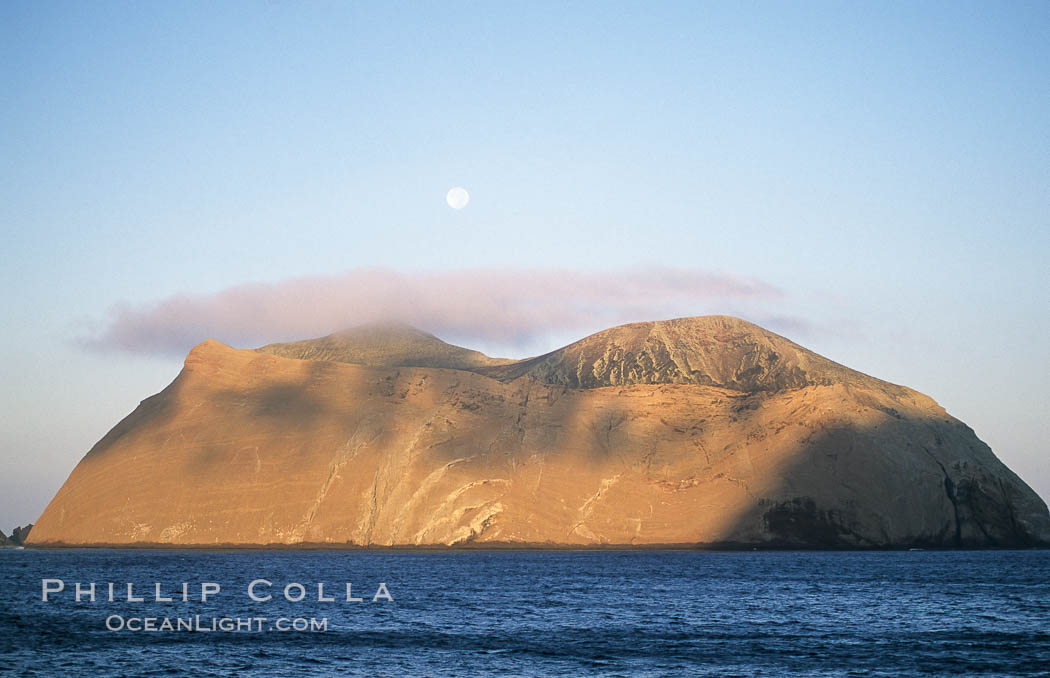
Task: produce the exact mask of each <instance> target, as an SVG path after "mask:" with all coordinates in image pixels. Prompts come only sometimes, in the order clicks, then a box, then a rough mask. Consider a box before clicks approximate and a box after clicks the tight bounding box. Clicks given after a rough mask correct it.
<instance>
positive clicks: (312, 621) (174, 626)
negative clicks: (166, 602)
mask: <svg viewBox="0 0 1050 678" xmlns="http://www.w3.org/2000/svg"><path fill="white" fill-rule="evenodd" d="M106 628H107V629H109V630H110V631H147V632H165V631H199V632H225V633H238V632H241V633H253V632H254V633H258V632H260V631H299V632H303V631H306V632H311V633H319V632H324V631H327V630H328V618H327V617H322V618H321V619H316V618H314V617H309V618H307V617H294V618H288V617H278V618H277V619H272V620H271V619H270V618H268V617H202V616H201V615H199V614H196V615H193V616H192V617H174V618H172V617H124V616H122V615H119V614H111V615H109V616H108V617H106Z"/></svg>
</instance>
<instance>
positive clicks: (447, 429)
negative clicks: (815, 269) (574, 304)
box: [30, 317, 1050, 547]
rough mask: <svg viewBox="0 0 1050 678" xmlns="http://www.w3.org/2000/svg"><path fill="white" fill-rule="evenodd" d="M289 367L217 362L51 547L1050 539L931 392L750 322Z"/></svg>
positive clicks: (62, 524)
mask: <svg viewBox="0 0 1050 678" xmlns="http://www.w3.org/2000/svg"><path fill="white" fill-rule="evenodd" d="M603 334H604V335H605V336H604V337H603V336H602V335H603ZM427 336H429V335H427ZM379 341H382V339H381V338H380V339H379ZM426 341H427V342H428V343H429V339H428V340H426ZM286 346H287V345H286ZM446 346H447V345H446ZM299 348H300V349H302V348H304V347H303V346H302V345H301V346H300V347H299ZM305 348H306V349H309V346H306V347H305ZM366 348H367V347H366ZM438 348H440V347H438ZM451 348H456V347H451ZM270 350H271V349H269V348H268V349H267V351H268V352H259V351H250V350H236V349H232V348H229V347H227V346H223V345H222V344H218V343H216V342H212V341H209V342H205V343H203V344H201V345H200V346H198V347H196V348H195V349H193V351H191V353H190V355H189V356H188V357H187V359H186V364H185V368H184V369H183V371H182V372H181V373H180V375H179V376H178V378H176V380H175V381H174V382H173V383H172V384H171V385H170V386H168V388H166V389H165V390H164V391H162V392H161V393H159V394H157V395H155V396H153V397H151V398H148V399H147V400H145V401H143V402H142V404H141V405H140V406H139V408H138V409H136V410H135V411H134V412H133V413H132V414H131V415H129V416H128V417H127V418H126V419H124V420H123V421H122V422H120V423H119V424H118V425H117V426H116V427H115V428H114V429H113V430H112V431H110V433H109V434H107V435H106V436H105V437H104V438H103V439H102V440H101V441H99V443H98V444H96V445H95V447H94V448H93V449H92V450H91V451H90V452H89V453H88V454H87V456H86V457H85V458H84V459H83V460H82V461H81V462H80V464H79V465H78V466H77V467H76V469H75V470H74V471H73V473H72V474H71V476H70V478H69V479H68V480H67V482H66V483H65V485H64V486H63V487H62V488H61V490H60V491H59V493H58V494H57V495H56V497H55V498H54V500H53V501H52V502H51V504H50V505H49V506H48V508H47V510H46V511H45V512H44V515H43V516H42V517H41V519H40V520H39V521H38V523H37V524H36V526H35V527H34V528H33V532H32V536H31V538H30V542H31V543H34V544H55V543H64V544H99V543H105V544H133V543H161V544H183V545H191V544H192V545H209V544H211V545H214V544H296V543H304V542H306V543H328V544H338V545H342V544H353V545H462V544H481V545H484V544H517V545H554V544H564V545H598V544H624V545H626V544H633V545H646V544H653V545H656V544H676V545H683V544H697V545H705V544H707V545H715V544H738V545H756V546H767V545H784V546H789V545H799V546H861V547H864V546H888V545H896V546H912V545H943V546H950V545H1023V544H1036V543H1045V542H1050V518H1048V515H1047V508H1046V505H1045V504H1044V503H1043V502H1042V501H1041V500H1040V499H1039V497H1038V496H1037V495H1036V494H1035V493H1034V492H1033V491H1032V490H1031V489H1030V488H1028V487H1027V485H1025V484H1024V483H1023V482H1022V481H1021V480H1020V479H1019V478H1017V476H1015V475H1014V474H1013V473H1012V472H1011V471H1010V470H1009V469H1007V468H1006V467H1005V466H1004V465H1003V464H1002V463H1000V462H999V460H998V459H996V457H995V456H994V455H993V454H992V452H991V450H990V449H989V448H988V447H987V446H986V445H984V444H983V443H982V442H981V441H980V440H978V439H977V437H976V436H975V435H974V433H973V431H971V430H970V429H969V428H968V427H967V426H965V425H964V424H963V423H961V422H959V421H958V420H956V419H954V418H952V417H950V416H949V415H947V414H946V413H945V412H944V410H943V409H942V408H940V407H939V406H938V405H937V404H936V403H935V402H933V401H932V400H931V399H929V398H927V397H926V396H923V395H922V394H919V393H917V392H915V391H912V390H910V389H907V388H905V387H901V386H895V385H892V384H887V383H885V382H881V381H879V380H877V379H873V378H871V377H868V376H866V375H862V374H860V373H857V372H854V371H852V370H848V369H847V368H845V367H842V366H841V365H837V364H835V363H832V362H831V361H828V360H826V359H824V358H822V357H820V356H817V355H816V354H813V353H811V352H809V351H806V350H805V349H803V348H801V347H799V346H797V345H796V344H793V343H791V342H789V341H788V340H786V339H784V338H782V337H778V336H777V335H774V334H772V333H768V332H766V331H765V330H762V329H761V328H757V327H756V326H754V325H750V324H749V323H744V322H743V321H738V320H735V319H727V318H721V317H716V318H697V319H685V320H682V321H668V322H667V323H640V324H636V325H629V326H625V327H624V328H614V330H610V331H609V332H607V333H600V334H598V335H594V336H593V337H589V338H588V339H585V340H583V341H582V342H577V344H573V345H571V346H569V347H566V349H562V350H561V351H559V352H554V353H552V354H548V355H547V356H541V357H540V358H536V359H532V360H528V361H520V362H518V363H512V364H509V365H493V364H492V363H489V362H487V361H486V360H484V359H478V358H476V357H472V358H469V361H470V362H471V364H470V365H468V366H467V367H468V368H469V369H463V368H460V369H445V368H439V367H405V366H399V365H398V362H399V361H401V360H403V358H398V359H394V360H390V359H389V358H388V357H385V356H384V355H383V351H382V350H380V349H377V350H376V351H374V352H370V350H365V351H360V350H358V352H357V354H355V355H354V356H351V357H358V359H360V358H359V356H360V355H363V354H368V355H374V356H378V357H374V358H372V359H371V360H373V361H374V362H379V363H380V364H381V365H383V366H371V365H364V364H351V363H347V362H341V361H340V359H339V357H334V358H333V357H331V355H330V356H329V357H330V359H327V360H300V359H292V358H287V357H280V356H278V355H274V354H273V353H279V352H280V351H272V352H270ZM355 350H356V349H355ZM462 350H465V349H462ZM403 353H404V354H405V355H409V358H408V360H411V350H408V351H407V353H405V352H403ZM437 353H438V354H444V353H445V350H444V349H440V350H437ZM452 354H453V355H455V356H459V357H462V355H463V354H459V353H456V352H452ZM478 355H480V354H478ZM774 356H775V357H774ZM342 357H344V358H345V357H346V355H345V354H343V356H342ZM482 358H484V356H483V357H482ZM456 359H459V358H458V357H457V358H456ZM392 363H393V364H392Z"/></svg>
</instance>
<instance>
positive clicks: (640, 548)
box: [5, 542, 1050, 553]
mask: <svg viewBox="0 0 1050 678" xmlns="http://www.w3.org/2000/svg"><path fill="white" fill-rule="evenodd" d="M5 548H8V547H5ZM9 548H15V549H17V548H18V547H9ZM23 549H25V550H40V551H69V550H92V549H98V550H104V549H111V550H142V551H359V552H367V553H456V552H461V553H470V552H526V553H544V552H551V553H557V552H610V551H620V552H655V551H706V552H734V553H758V552H773V551H863V552H869V551H915V552H918V551H1039V550H1048V549H1050V545H1048V544H1041V545H1001V546H979V545H962V546H944V545H937V546H914V545H911V546H905V545H886V546H813V545H800V544H762V545H757V544H739V543H715V544H521V543H507V542H490V543H483V544H478V543H467V544H425V545H413V544H405V545H392V546H384V545H376V544H372V545H360V544H334V543H326V542H302V543H296V544H234V543H222V544H165V543H155V542H134V543H128V544H107V543H93V544H66V543H46V544H26V545H24V546H23Z"/></svg>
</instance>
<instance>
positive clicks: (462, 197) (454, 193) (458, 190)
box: [445, 186, 470, 210]
mask: <svg viewBox="0 0 1050 678" xmlns="http://www.w3.org/2000/svg"><path fill="white" fill-rule="evenodd" d="M445 200H446V201H447V202H448V206H449V207H451V208H452V209H454V210H461V209H463V208H464V207H466V206H467V203H468V202H470V194H469V193H467V189H465V188H463V187H462V186H455V187H453V188H450V189H449V190H448V194H447V195H446V196H445Z"/></svg>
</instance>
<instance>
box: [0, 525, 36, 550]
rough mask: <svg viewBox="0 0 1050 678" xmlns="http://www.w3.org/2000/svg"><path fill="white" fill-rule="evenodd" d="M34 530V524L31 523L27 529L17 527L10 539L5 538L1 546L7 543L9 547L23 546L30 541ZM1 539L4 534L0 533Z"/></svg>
mask: <svg viewBox="0 0 1050 678" xmlns="http://www.w3.org/2000/svg"><path fill="white" fill-rule="evenodd" d="M32 529H33V524H32V523H30V524H29V525H26V526H25V527H16V528H15V529H14V530H12V531H11V536H10V537H5V538H4V540H3V541H0V545H3V544H4V543H5V542H6V545H8V546H22V545H23V544H25V543H26V541H27V540H28V539H29V532H30V531H31V530H32ZM0 537H3V533H2V532H0Z"/></svg>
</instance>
